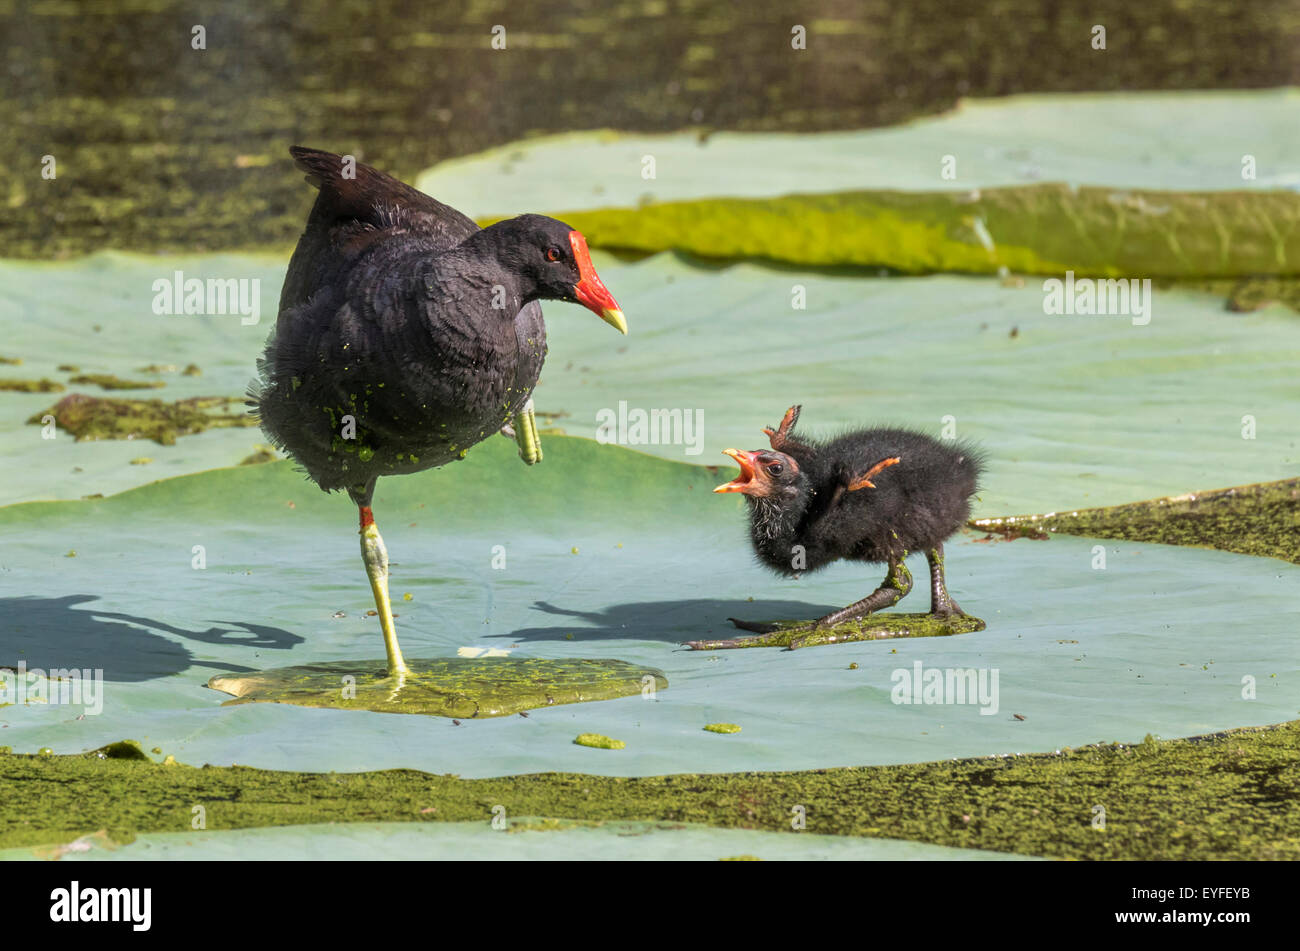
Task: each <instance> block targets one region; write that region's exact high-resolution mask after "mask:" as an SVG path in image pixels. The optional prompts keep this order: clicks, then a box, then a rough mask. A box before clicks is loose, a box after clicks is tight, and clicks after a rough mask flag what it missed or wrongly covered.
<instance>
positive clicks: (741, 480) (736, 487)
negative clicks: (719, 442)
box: [713, 449, 758, 492]
mask: <svg viewBox="0 0 1300 951" xmlns="http://www.w3.org/2000/svg"><path fill="white" fill-rule="evenodd" d="M722 452H723V454H724V455H728V456H730V457H731V458H732V459H735V460H736V465H738V466H740V475H738V476H737V477H736V478H734V479H732V480H731V481H730V482H724V483H723V484H722V485H720V486H718V487H717V488H716V489H714V490H713V491H714V492H746V491H748V490H749V488H750V486H752V485H753V484H754V473H755V472H756V470H755V468H754V457H755V456H757V455H758V453H756V452H742V451H741V450H739V449H724V450H722Z"/></svg>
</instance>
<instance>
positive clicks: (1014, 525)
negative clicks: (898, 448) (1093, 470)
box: [970, 479, 1300, 564]
mask: <svg viewBox="0 0 1300 951" xmlns="http://www.w3.org/2000/svg"><path fill="white" fill-rule="evenodd" d="M970 526H971V528H976V529H981V530H983V531H986V532H992V533H995V534H999V535H1004V536H1006V537H1007V538H1022V537H1025V536H1030V537H1035V538H1043V537H1046V533H1048V532H1061V533H1062V534H1066V535H1086V536H1089V537H1093V538H1118V539H1122V540H1124V541H1135V542H1137V541H1140V542H1158V543H1160V544H1162V545H1191V546H1194V547H1197V548H1218V549H1220V550H1222V551H1232V552H1237V553H1238V554H1242V555H1260V556H1262V557H1267V558H1281V559H1282V560H1283V561H1290V562H1293V563H1295V564H1300V479H1283V480H1281V481H1278V482H1261V483H1257V484H1255V485H1239V486H1235V487H1233V488H1229V489H1212V490H1210V491H1207V492H1188V493H1186V494H1184V495H1177V496H1171V497H1168V498H1162V499H1148V500H1146V501H1143V502H1129V503H1127V504H1125V505H1112V506H1107V507H1104V508H1090V509H1074V510H1072V511H1063V512H1049V513H1047V514H1045V515H1008V516H1003V517H1000V518H976V519H972V520H971V522H970Z"/></svg>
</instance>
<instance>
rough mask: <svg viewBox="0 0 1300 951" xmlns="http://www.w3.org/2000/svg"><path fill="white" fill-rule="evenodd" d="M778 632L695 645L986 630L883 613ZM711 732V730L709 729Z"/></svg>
mask: <svg viewBox="0 0 1300 951" xmlns="http://www.w3.org/2000/svg"><path fill="white" fill-rule="evenodd" d="M771 623H774V624H776V625H778V629H777V630H775V631H772V632H770V633H768V634H754V635H745V636H741V637H739V638H737V639H735V640H734V641H732V640H726V639H721V640H701V641H691V642H690V644H691V646H692V648H693V649H694V650H720V649H725V648H733V647H785V648H788V649H790V650H798V649H799V648H801V647H817V646H820V645H824V644H847V643H850V642H852V641H879V640H886V639H889V638H896V637H949V636H951V635H953V634H970V633H973V632H975V631H982V630H984V622H983V621H981V620H980V619H979V618H977V617H971V616H970V615H967V614H959V615H955V616H953V617H950V618H940V617H935V616H934V615H932V614H894V613H891V612H888V611H886V612H882V613H879V614H871V615H868V616H867V617H864V618H859V619H857V620H854V621H845V622H844V623H843V624H836V625H835V626H834V627H824V628H818V629H816V630H812V631H809V630H807V625H808V624H809V621H774V622H771ZM706 729H707V728H706Z"/></svg>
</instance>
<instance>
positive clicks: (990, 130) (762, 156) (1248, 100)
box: [416, 89, 1300, 218]
mask: <svg viewBox="0 0 1300 951" xmlns="http://www.w3.org/2000/svg"><path fill="white" fill-rule="evenodd" d="M1297 100H1300V93H1298V92H1297V91H1296V90H1295V89H1268V90H1249V91H1214V92H1209V91H1204V92H1202V91H1198V92H1176V93H1170V92H1123V93H1071V94H1069V95H1050V94H1048V95H1042V94H1033V95H1020V96H1007V97H1004V98H998V99H965V100H962V102H961V104H960V106H959V107H958V108H956V109H954V110H953V111H951V112H948V113H945V114H943V115H939V116H934V117H931V118H924V119H919V120H916V121H913V122H909V123H906V124H904V125H899V126H891V127H887V128H878V129H863V130H854V131H845V132H818V133H798V134H791V133H782V132H771V133H767V132H728V131H717V132H713V133H711V134H710V135H708V136H707V137H702V136H700V135H699V134H698V133H696V132H694V131H688V132H677V133H672V134H667V135H654V134H644V133H620V132H614V131H609V130H600V131H594V132H573V133H566V134H563V135H548V136H540V137H537V138H532V139H527V140H525V141H522V142H511V143H509V144H508V145H503V146H501V147H499V148H495V149H489V150H487V151H484V152H478V153H475V154H473V155H468V156H466V157H464V158H457V159H450V160H448V161H445V162H441V163H439V164H438V165H435V166H433V167H432V168H430V169H428V170H427V171H425V172H423V173H422V174H421V175H420V176H419V178H418V179H417V181H416V185H417V187H419V188H420V189H421V190H422V191H424V192H426V193H428V194H430V195H434V196H436V197H437V198H438V199H439V200H441V201H444V202H447V203H448V204H450V205H452V206H453V207H455V208H459V209H460V210H461V211H463V212H465V213H466V214H469V215H473V216H475V217H483V218H487V217H494V216H504V215H510V214H518V212H519V210H520V209H524V208H527V209H531V210H537V211H561V210H565V209H568V210H575V211H589V210H591V209H595V208H612V207H635V206H638V205H641V204H648V203H661V202H670V201H689V200H694V199H700V198H713V197H718V196H728V197H735V198H772V197H775V196H778V195H788V194H793V193H796V192H807V191H811V190H815V191H821V192H835V191H857V190H861V189H901V190H905V191H933V190H936V189H949V190H952V191H958V192H961V191H970V190H971V189H973V188H992V187H1006V186H1012V185H1032V184H1037V183H1039V182H1045V181H1049V182H1066V183H1069V184H1071V185H1099V186H1110V187H1113V188H1138V189H1175V190H1182V191H1191V190H1195V191H1220V190H1234V189H1260V190H1265V191H1267V190H1274V189H1288V188H1295V187H1296V186H1297V185H1300V174H1298V173H1297V172H1296V170H1295V163H1294V161H1293V156H1294V155H1295V154H1296V153H1297V151H1300V127H1297V124H1296V122H1295V112H1296V103H1297ZM1082 130H1095V131H1096V134H1084V133H1083V132H1082ZM1246 142H1249V143H1250V147H1249V149H1247V148H1246V147H1245V146H1244V145H1243V144H1242V143H1246ZM1246 151H1248V152H1249V153H1250V154H1251V155H1253V156H1254V158H1255V159H1256V176H1255V177H1254V178H1252V179H1246V178H1243V177H1242V174H1241V171H1242V154H1243V152H1246ZM947 155H952V156H953V158H954V160H955V161H954V162H953V163H952V167H953V173H954V177H952V178H945V177H944V176H943V175H942V174H941V172H942V162H943V158H944V156H947ZM646 156H652V157H653V158H654V159H655V168H654V172H655V174H654V176H653V177H649V176H647V175H644V174H643V173H642V172H643V169H644V168H646V167H647V166H646V163H645V161H644V159H645V157H646Z"/></svg>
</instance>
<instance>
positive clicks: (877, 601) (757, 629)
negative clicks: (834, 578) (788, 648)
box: [686, 552, 912, 650]
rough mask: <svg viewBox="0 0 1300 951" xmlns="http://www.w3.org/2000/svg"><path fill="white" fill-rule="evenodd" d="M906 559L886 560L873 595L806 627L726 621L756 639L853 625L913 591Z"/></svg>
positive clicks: (732, 643)
mask: <svg viewBox="0 0 1300 951" xmlns="http://www.w3.org/2000/svg"><path fill="white" fill-rule="evenodd" d="M906 556H907V553H906V552H904V553H903V554H902V556H900V557H897V558H895V557H891V558H890V560H889V571H888V572H887V573H886V574H885V580H884V581H882V582H881V583H880V587H878V588H877V589H876V590H875V591H873V592H871V594H869V595H867V596H866V597H865V598H863V599H862V600H861V601H855V602H854V603H853V604H850V605H849V606H848V607H846V608H840V609H839V610H838V611H832V612H831V613H830V614H827V615H826V616H825V617H821V618H818V619H817V620H816V621H813V622H812V623H811V624H805V625H802V626H800V627H789V628H784V629H782V628H781V627H780V626H779V625H777V624H771V623H764V622H757V621H742V620H740V619H738V618H734V617H733V618H727V620H728V621H730V622H731V623H732V624H734V625H735V626H736V627H738V628H740V629H741V630H742V631H753V632H754V633H755V634H758V635H766V634H772V633H775V632H776V631H778V630H781V631H783V633H789V634H792V635H797V634H807V633H809V632H810V631H815V630H817V629H819V628H824V627H834V626H835V625H836V624H843V623H844V622H845V621H853V620H856V619H858V618H861V617H866V616H867V615H868V614H871V613H872V612H873V611H879V610H880V609H881V608H888V607H893V606H894V605H895V604H897V603H898V602H899V601H901V600H902V599H903V598H904V597H906V596H907V593H908V592H909V591H911V590H912V573H911V572H910V571H908V570H907V565H906V564H905V563H904V561H903V559H904V558H905V557H906ZM762 639H763V638H762V637H761V636H760V637H735V638H732V639H731V640H725V641H687V642H686V646H687V647H690V648H691V649H692V650H699V649H701V647H700V646H699V645H704V644H707V645H709V649H712V650H719V649H726V648H730V647H748V646H749V645H750V644H753V643H755V642H756V641H760V640H762Z"/></svg>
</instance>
